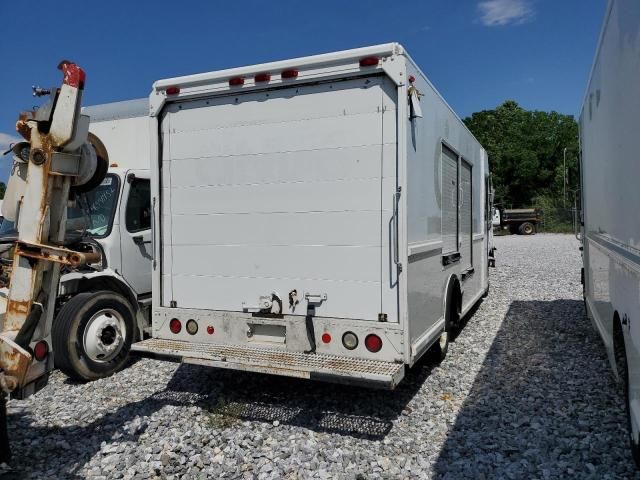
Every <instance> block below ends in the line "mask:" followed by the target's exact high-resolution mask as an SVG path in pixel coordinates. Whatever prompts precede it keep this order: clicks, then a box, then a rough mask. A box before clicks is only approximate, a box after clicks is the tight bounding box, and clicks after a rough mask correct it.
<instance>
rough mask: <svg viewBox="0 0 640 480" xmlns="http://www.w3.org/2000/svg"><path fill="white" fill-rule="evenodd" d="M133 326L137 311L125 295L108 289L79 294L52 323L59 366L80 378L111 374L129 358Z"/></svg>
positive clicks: (101, 376) (57, 365)
mask: <svg viewBox="0 0 640 480" xmlns="http://www.w3.org/2000/svg"><path fill="white" fill-rule="evenodd" d="M134 325H135V313H134V311H133V309H132V307H131V305H130V303H129V302H128V301H127V299H126V298H125V297H123V296H122V295H120V294H118V293H115V292H112V291H108V290H104V291H98V292H83V293H79V294H77V295H76V296H74V297H73V298H71V300H69V301H68V302H67V303H65V304H64V305H63V307H62V308H61V309H60V312H59V313H58V316H57V317H56V319H55V321H54V324H53V329H52V340H53V349H54V355H55V364H56V367H58V368H59V369H60V370H62V372H63V373H65V374H66V375H67V376H69V377H71V378H73V379H75V380H81V381H91V380H97V379H98V378H103V377H108V376H109V375H112V374H113V373H115V372H117V371H118V370H119V369H120V368H122V367H123V366H124V364H125V362H126V361H127V358H128V356H129V351H130V350H131V342H132V340H133V336H134V331H135V330H134Z"/></svg>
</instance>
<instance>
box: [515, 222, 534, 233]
mask: <svg viewBox="0 0 640 480" xmlns="http://www.w3.org/2000/svg"><path fill="white" fill-rule="evenodd" d="M518 233H520V235H533V234H534V233H536V227H534V226H533V223H531V222H524V223H523V224H521V225H520V226H519V227H518Z"/></svg>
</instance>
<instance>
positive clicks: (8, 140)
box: [0, 132, 20, 155]
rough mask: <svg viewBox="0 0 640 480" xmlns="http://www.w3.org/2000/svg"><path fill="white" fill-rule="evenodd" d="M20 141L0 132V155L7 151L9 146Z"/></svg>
mask: <svg viewBox="0 0 640 480" xmlns="http://www.w3.org/2000/svg"><path fill="white" fill-rule="evenodd" d="M19 141H20V139H19V138H18V137H17V136H15V135H10V134H8V133H2V132H0V155H2V154H3V153H4V152H6V151H7V150H8V149H9V145H10V144H12V143H16V142H19Z"/></svg>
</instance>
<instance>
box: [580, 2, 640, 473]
mask: <svg viewBox="0 0 640 480" xmlns="http://www.w3.org/2000/svg"><path fill="white" fill-rule="evenodd" d="M638 78H640V2H638V1H637V0H610V1H609V4H608V7H607V11H606V15H605V20H604V24H603V27H602V32H601V34H600V41H599V44H598V48H597V52H596V56H595V61H594V64H593V69H592V71H591V77H590V80H589V84H588V87H587V91H586V95H585V99H584V104H583V106H582V112H581V115H580V144H581V150H582V155H581V177H582V178H581V200H582V211H581V223H582V232H581V240H582V249H583V261H584V268H583V270H582V280H583V285H584V298H585V305H586V309H587V314H588V316H589V317H590V318H591V320H592V321H593V324H594V325H595V327H596V329H597V330H598V332H599V333H600V336H601V337H602V340H603V341H604V345H605V347H606V351H607V354H608V356H609V360H610V362H611V365H612V367H613V370H614V372H615V374H616V376H617V377H618V378H619V379H620V380H621V381H622V382H623V385H624V387H625V388H624V391H625V399H626V406H627V418H628V427H629V431H628V433H629V440H630V445H631V452H632V455H633V458H634V460H635V461H636V464H638V465H639V466H640V217H639V216H638V205H640V189H639V188H638V179H639V178H640V160H639V159H638V152H639V151H640V137H639V136H638V132H637V130H638V118H639V117H640V84H638Z"/></svg>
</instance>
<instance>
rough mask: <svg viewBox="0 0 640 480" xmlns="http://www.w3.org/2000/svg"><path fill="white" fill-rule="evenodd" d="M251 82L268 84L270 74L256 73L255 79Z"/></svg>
mask: <svg viewBox="0 0 640 480" xmlns="http://www.w3.org/2000/svg"><path fill="white" fill-rule="evenodd" d="M253 80H254V81H255V82H256V83H258V82H268V81H269V80H271V74H270V73H269V72H264V73H258V74H257V75H256V76H255V77H253Z"/></svg>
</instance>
